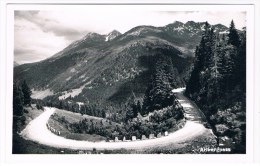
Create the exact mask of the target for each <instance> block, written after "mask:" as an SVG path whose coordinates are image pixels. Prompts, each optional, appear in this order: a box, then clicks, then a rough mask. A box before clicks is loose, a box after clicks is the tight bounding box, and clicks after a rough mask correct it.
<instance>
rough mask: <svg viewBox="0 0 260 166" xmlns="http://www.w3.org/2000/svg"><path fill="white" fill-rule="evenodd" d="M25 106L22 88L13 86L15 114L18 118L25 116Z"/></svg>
mask: <svg viewBox="0 0 260 166" xmlns="http://www.w3.org/2000/svg"><path fill="white" fill-rule="evenodd" d="M23 104H24V98H23V92H22V90H21V88H20V87H19V86H18V85H17V84H16V83H14V84H13V114H14V115H17V116H22V115H23V111H24V109H23Z"/></svg>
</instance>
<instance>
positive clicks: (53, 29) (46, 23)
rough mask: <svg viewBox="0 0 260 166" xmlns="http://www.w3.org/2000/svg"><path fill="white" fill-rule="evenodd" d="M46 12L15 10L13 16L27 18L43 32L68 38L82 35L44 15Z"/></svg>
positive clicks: (74, 38) (71, 38)
mask: <svg viewBox="0 0 260 166" xmlns="http://www.w3.org/2000/svg"><path fill="white" fill-rule="evenodd" d="M44 13H46V12H40V11H15V18H16V19H21V20H27V21H29V22H31V23H34V24H35V25H37V26H38V28H40V29H41V30H42V31H43V32H46V33H48V32H50V33H53V34H54V35H56V36H61V37H64V38H66V39H68V40H76V39H78V38H79V37H80V36H82V32H80V31H78V30H77V29H73V28H72V27H68V26H66V25H63V24H62V23H61V22H59V21H58V20H55V19H52V18H46V17H45V16H44V15H45V14H44Z"/></svg>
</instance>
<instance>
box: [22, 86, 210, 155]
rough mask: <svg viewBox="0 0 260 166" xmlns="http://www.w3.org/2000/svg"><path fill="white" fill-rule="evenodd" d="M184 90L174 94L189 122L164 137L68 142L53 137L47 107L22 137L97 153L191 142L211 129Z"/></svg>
mask: <svg viewBox="0 0 260 166" xmlns="http://www.w3.org/2000/svg"><path fill="white" fill-rule="evenodd" d="M184 90H185V89H183V88H179V89H174V90H173V93H175V94H176V96H177V98H178V100H179V102H180V103H181V105H182V106H183V108H184V110H185V117H186V119H187V122H186V124H185V125H184V127H183V128H181V129H179V130H177V131H176V132H174V133H170V134H169V135H168V136H164V137H161V138H156V139H150V140H142V141H131V142H89V141H82V140H72V139H66V138H64V137H61V136H58V135H55V134H53V133H52V132H51V131H49V130H48V129H47V126H46V123H47V122H48V119H49V118H50V116H51V115H52V114H53V113H54V112H55V108H50V107H45V111H44V112H43V113H42V114H41V115H40V116H38V117H37V118H35V119H34V120H32V121H31V122H30V123H29V124H28V125H27V126H26V128H25V129H24V130H23V131H21V133H20V135H21V136H22V137H23V138H24V139H27V140H32V141H34V142H38V143H40V144H43V145H47V146H52V147H56V148H68V149H75V150H93V148H96V149H97V150H105V149H107V150H114V149H121V148H124V149H136V150H138V149H144V148H151V147H159V146H167V145H169V144H175V143H176V144H178V143H181V142H188V141H189V140H191V141H192V140H193V139H194V138H195V137H197V136H200V135H204V134H205V133H206V134H209V133H212V131H211V130H210V129H207V128H205V127H204V126H203V122H204V119H203V116H201V113H200V112H199V109H198V108H197V107H196V105H194V103H192V102H191V101H189V100H188V99H187V98H185V96H183V94H182V93H183V91H184ZM212 134H213V133H212Z"/></svg>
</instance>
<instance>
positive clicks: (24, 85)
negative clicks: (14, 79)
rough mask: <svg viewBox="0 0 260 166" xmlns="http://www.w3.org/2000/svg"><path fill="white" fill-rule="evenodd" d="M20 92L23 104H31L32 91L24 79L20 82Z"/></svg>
mask: <svg viewBox="0 0 260 166" xmlns="http://www.w3.org/2000/svg"><path fill="white" fill-rule="evenodd" d="M22 92H23V96H24V105H25V106H30V105H31V101H32V98H31V95H32V91H31V89H30V88H29V86H28V84H27V83H26V81H25V80H24V81H23V83H22Z"/></svg>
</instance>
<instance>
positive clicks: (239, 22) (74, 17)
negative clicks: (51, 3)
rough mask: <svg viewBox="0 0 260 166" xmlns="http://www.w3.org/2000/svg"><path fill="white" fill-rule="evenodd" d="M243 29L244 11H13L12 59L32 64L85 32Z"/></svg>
mask: <svg viewBox="0 0 260 166" xmlns="http://www.w3.org/2000/svg"><path fill="white" fill-rule="evenodd" d="M232 19H233V20H234V22H235V25H236V28H237V29H242V27H245V26H246V14H245V12H238V11H228V12H227V11H221V12H213V11H211V12H209V11H148V10H137V11H132V10H129V11H127V10H120V11H119V10H109V11H103V12H100V11H99V10H73V11H71V10H69V11H68V10H64V11H62V10H16V11H15V12H14V60H15V61H16V62H17V63H19V64H23V63H31V62H36V61H40V60H43V59H46V58H48V57H50V56H52V55H54V54H55V53H57V52H59V51H61V50H62V49H64V48H65V47H66V46H68V45H69V44H70V43H72V42H73V41H75V40H79V39H80V38H82V37H84V36H85V35H86V34H87V33H88V32H96V33H99V34H107V33H109V32H111V31H112V30H118V31H119V32H121V33H124V32H126V31H128V30H130V29H131V28H133V27H135V26H138V25H152V26H165V25H167V24H170V23H173V22H175V21H181V22H183V23H185V22H187V21H195V22H205V21H208V22H209V23H210V24H218V23H221V24H223V25H226V26H227V27H229V25H230V22H231V20H232Z"/></svg>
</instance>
